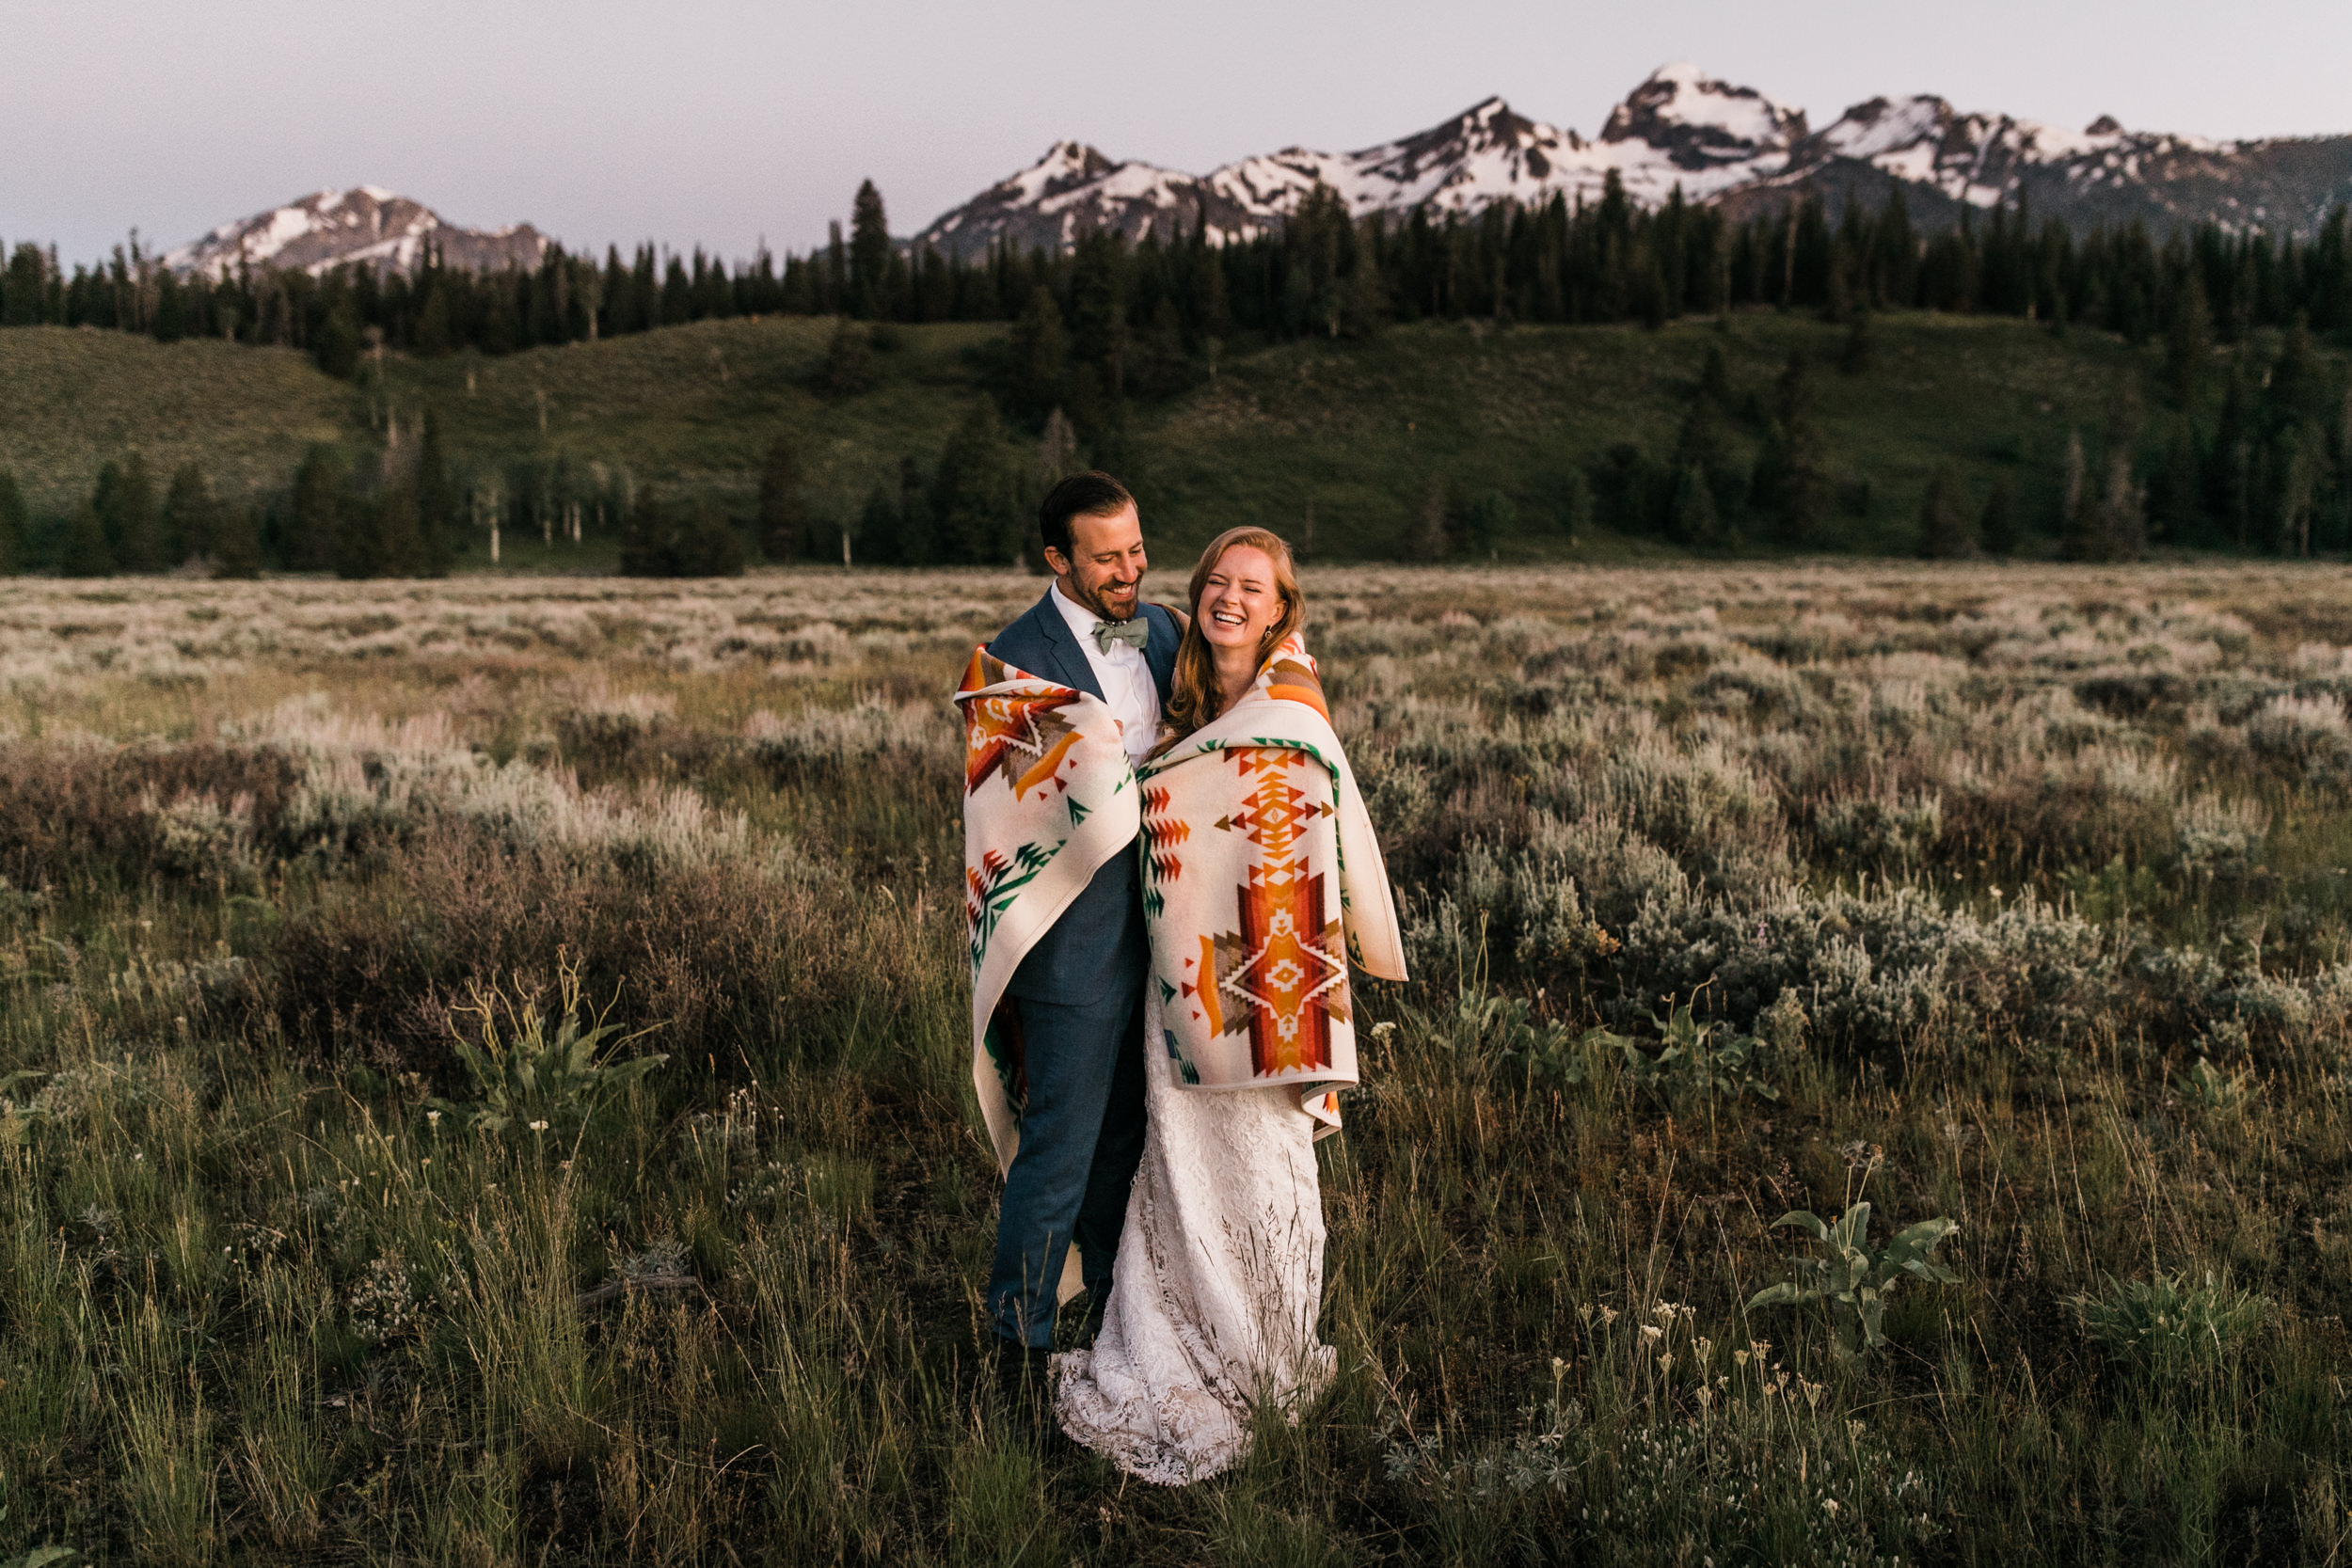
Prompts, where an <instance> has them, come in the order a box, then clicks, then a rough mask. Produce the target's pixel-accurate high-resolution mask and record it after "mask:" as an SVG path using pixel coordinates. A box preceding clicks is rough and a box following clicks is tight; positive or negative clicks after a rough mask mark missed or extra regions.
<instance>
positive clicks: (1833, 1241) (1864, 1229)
mask: <svg viewBox="0 0 2352 1568" xmlns="http://www.w3.org/2000/svg"><path fill="white" fill-rule="evenodd" d="M1772 1224H1773V1226H1774V1227H1779V1226H1784V1225H1792V1226H1795V1227H1798V1228H1799V1229H1801V1230H1804V1232H1805V1233H1806V1234H1808V1235H1810V1236H1811V1237H1812V1238H1813V1240H1814V1241H1815V1243H1818V1245H1819V1247H1820V1251H1819V1253H1818V1254H1817V1255H1816V1256H1814V1257H1811V1258H1802V1259H1798V1260H1797V1277H1796V1278H1795V1279H1793V1280H1783V1281H1782V1282H1781V1283H1780V1284H1777V1285H1768V1286H1766V1287H1765V1288H1764V1289H1763V1290H1761V1291H1756V1294H1755V1295H1753V1296H1751V1297H1749V1298H1748V1310H1749V1311H1751V1312H1753V1311H1755V1310H1756V1308H1757V1307H1798V1306H1803V1305H1804V1304H1805V1303H1807V1302H1816V1301H1819V1302H1826V1303H1828V1304H1829V1309H1830V1321H1831V1323H1832V1326H1833V1327H1834V1329H1835V1331H1836V1343H1837V1348H1838V1349H1839V1350H1840V1351H1841V1352H1844V1353H1845V1354H1852V1353H1853V1350H1854V1343H1853V1331H1854V1328H1855V1326H1856V1325H1857V1324H1859V1325H1860V1327H1861V1329H1862V1342H1863V1344H1864V1345H1865V1346H1867V1347H1870V1348H1876V1347H1877V1346H1880V1345H1883V1344H1884V1343H1885V1342H1886V1336H1885V1334H1884V1333H1883V1332H1882V1331H1881V1329H1880V1327H1879V1323H1880V1320H1881V1319H1882V1318H1883V1317H1884V1316H1885V1313H1886V1302H1887V1298H1888V1297H1889V1296H1891V1295H1893V1294H1894V1291H1895V1287H1896V1286H1897V1285H1898V1284H1899V1283H1901V1281H1902V1278H1903V1276H1904V1275H1913V1276H1915V1277H1916V1278H1919V1279H1924V1280H1928V1281H1930V1282H1931V1283H1933V1284H1938V1285H1953V1284H1957V1283H1959V1280H1960V1276H1959V1275H1956V1274H1954V1273H1953V1272H1952V1271H1951V1270H1949V1269H1947V1268H1946V1267H1945V1266H1944V1265H1943V1264H1941V1263H1938V1262H1937V1261H1936V1260H1935V1258H1934V1252H1935V1249H1936V1247H1937V1246H1938V1245H1940V1244H1941V1243H1942V1242H1943V1240H1944V1238H1945V1237H1947V1236H1949V1235H1950V1234H1951V1233H1952V1232H1953V1231H1955V1230H1957V1229H1959V1228H1960V1226H1959V1224H1958V1222H1956V1221H1953V1220H1945V1219H1934V1220H1921V1221H1919V1222H1918V1223H1917V1224H1916V1225H1909V1226H1905V1227H1903V1228H1902V1229H1900V1230H1898V1231H1897V1232H1895V1234H1894V1235H1893V1236H1892V1237H1890V1238H1889V1239H1888V1241H1887V1243H1886V1244H1885V1245H1884V1246H1883V1247H1882V1248H1880V1249H1879V1251H1877V1252H1876V1253H1873V1252H1871V1251H1870V1249H1869V1231H1870V1206H1869V1204H1867V1203H1856V1204H1853V1205H1851V1206H1850V1207H1849V1208H1848V1209H1847V1210H1846V1212H1844V1213H1843V1214H1841V1215H1839V1216H1838V1218H1837V1220H1836V1223H1835V1224H1832V1223H1830V1222H1828V1221H1826V1220H1824V1219H1822V1218H1821V1217H1820V1215H1819V1214H1816V1213H1813V1212H1811V1211H1809V1210H1804V1209H1799V1210H1794V1211H1792V1212H1788V1213H1786V1214H1783V1215H1781V1216H1780V1218H1778V1219H1776V1220H1774V1221H1773V1222H1772Z"/></svg>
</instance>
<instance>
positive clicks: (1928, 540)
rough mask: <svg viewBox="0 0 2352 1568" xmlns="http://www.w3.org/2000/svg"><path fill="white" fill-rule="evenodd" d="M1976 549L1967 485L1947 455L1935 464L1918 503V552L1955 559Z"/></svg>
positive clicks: (1974, 522) (1930, 558)
mask: <svg viewBox="0 0 2352 1568" xmlns="http://www.w3.org/2000/svg"><path fill="white" fill-rule="evenodd" d="M1976 553H1977V520H1976V519H1975V518H1974V517H1972V516H1970V515H1968V488H1967V485H1966V484H1965V483H1963V481H1962V479H1961V477H1960V468H1959V467H1958V466H1957V465H1955V464H1953V463H1952V462H1951V461H1950V460H1949V459H1947V460H1946V461H1944V462H1943V463H1940V464H1938V465H1937V466H1936V469H1935V473H1934V474H1933V476H1932V477H1931V478H1930V479H1929V481H1928V490H1927V495H1926V497H1925V498H1924V499H1922V500H1921V501H1920V503H1919V554H1920V555H1921V556H1922V557H1925V558H1926V559H1928V560H1931V561H1957V560H1960V559H1963V558H1964V557H1967V556H1972V555H1974V554H1976Z"/></svg>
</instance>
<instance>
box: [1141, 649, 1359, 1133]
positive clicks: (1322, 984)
mask: <svg viewBox="0 0 2352 1568" xmlns="http://www.w3.org/2000/svg"><path fill="white" fill-rule="evenodd" d="M1141 772H1142V780H1143V833H1144V845H1145V871H1144V895H1143V907H1144V913H1145V915H1146V916H1147V917H1148V919H1149V920H1150V923H1151V927H1152V974H1153V976H1154V984H1156V985H1157V986H1158V988H1159V995H1160V1000H1161V1004H1162V1012H1163V1015H1164V1017H1165V1019H1166V1024H1167V1031H1168V1033H1167V1041H1166V1043H1167V1046H1168V1054H1169V1056H1170V1057H1171V1058H1173V1061H1174V1065H1175V1069H1176V1075H1177V1078H1178V1080H1179V1081H1180V1082H1182V1083H1184V1084H1185V1085H1189V1086H1193V1087H1198V1088H1201V1089H1240V1088H1262V1087H1264V1086H1266V1085H1274V1084H1282V1085H1296V1086H1297V1090H1298V1096H1299V1108H1300V1109H1301V1110H1303V1111H1305V1112H1306V1113H1307V1114H1308V1115H1309V1116H1311V1117H1314V1118H1315V1120H1316V1121H1317V1122H1319V1123H1321V1125H1320V1126H1318V1127H1317V1128H1316V1129H1315V1136H1316V1137H1318V1138H1320V1137H1325V1136H1327V1135H1329V1134H1330V1133H1332V1132H1337V1131H1338V1130H1339V1125H1340V1110H1339V1095H1338V1092H1337V1091H1338V1089H1339V1087H1340V1086H1341V1085H1348V1084H1354V1083H1356V1082H1357V1070H1356V1029H1355V1014H1354V1008H1353V1006H1352V1005H1351V1002H1350V999H1349V995H1348V987H1347V965H1348V960H1349V959H1350V958H1353V959H1354V960H1355V961H1356V963H1357V964H1358V965H1359V967H1360V968H1362V969H1363V970H1364V971H1365V972H1366V973H1367V974H1372V975H1374V976H1375V977H1377V978H1379V979H1383V980H1402V979H1404V978H1405V943H1404V940H1403V938H1402V936H1401V935H1400V934H1399V932H1398V929H1397V920H1396V904H1395V900H1394V898H1393V897H1392V896H1391V894H1390V891H1389V874H1388V868H1387V867H1386V866H1385V865H1384V864H1383V863H1381V859H1380V844H1379V841H1378V840H1377V839H1376V838H1375V837H1374V835H1373V831H1372V819H1371V818H1370V817H1369V816H1366V815H1365V812H1364V801H1363V795H1362V793H1361V792H1360V791H1359V790H1358V789H1357V787H1356V776H1355V774H1354V773H1353V772H1352V771H1351V770H1350V769H1349V768H1348V766H1347V757H1346V754H1345V753H1344V752H1343V751H1342V750H1341V749H1340V738H1339V736H1338V735H1337V734H1335V733H1334V732H1333V730H1332V728H1331V714H1330V710H1329V709H1328V708H1327V707H1326V706H1325V705H1324V701H1323V686H1322V683H1321V681H1320V680H1318V679H1317V678H1316V674H1315V663H1314V660H1313V659H1312V658H1311V657H1308V654H1307V649H1306V645H1305V644H1304V643H1303V642H1302V641H1300V640H1299V639H1298V637H1297V636H1296V635H1295V634H1294V635H1293V636H1291V637H1289V638H1286V639H1285V640H1284V641H1283V642H1282V644H1281V646H1280V647H1279V648H1277V649H1276V650H1275V652H1274V655H1273V657H1270V658H1269V659H1268V660H1267V661H1266V665H1265V668H1264V669H1263V670H1261V671H1260V672H1259V673H1258V679H1257V683H1256V684H1255V685H1254V686H1252V687H1251V688H1250V689H1249V691H1248V694H1247V695H1246V696H1244V697H1243V698H1242V700H1241V701H1240V702H1238V703H1235V704H1234V705H1232V707H1231V708H1229V709H1227V710H1226V711H1225V712H1224V713H1222V714H1219V715H1218V716H1217V717H1216V720H1215V721H1212V722H1211V723H1209V724H1206V725H1204V726H1203V727H1201V728H1200V729H1199V730H1197V731H1195V732H1194V733H1193V734H1191V735H1189V736H1185V737H1184V739H1183V740H1181V741H1179V742H1177V744H1176V745H1175V746H1174V747H1172V748H1171V749H1169V750H1168V751H1167V752H1163V753H1161V754H1160V755H1158V756H1155V757H1152V758H1151V759H1150V760H1148V761H1147V762H1145V763H1144V765H1143V768H1142V769H1141Z"/></svg>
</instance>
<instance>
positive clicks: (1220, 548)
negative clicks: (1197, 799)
mask: <svg viewBox="0 0 2352 1568" xmlns="http://www.w3.org/2000/svg"><path fill="white" fill-rule="evenodd" d="M1243 545H1250V546H1256V547H1257V548H1259V549H1262V550H1263V551H1265V553H1266V557H1267V559H1268V560H1270V561H1272V562H1274V591H1275V593H1276V594H1279V595H1280V597H1281V600H1282V610H1281V613H1280V614H1279V615H1277V616H1276V617H1275V618H1274V624H1273V625H1272V626H1268V627H1267V628H1266V632H1265V635H1264V636H1263V638H1261V639H1259V641H1258V662H1259V664H1261V665H1263V664H1264V663H1265V661H1266V658H1267V656H1269V655H1271V654H1272V653H1273V652H1274V650H1275V649H1276V648H1279V647H1280V646H1281V645H1282V639H1284V638H1286V637H1288V636H1289V635H1290V634H1291V633H1293V632H1295V631H1296V630H1297V629H1298V627H1299V625H1300V623H1301V622H1303V621H1305V620H1306V618H1307V598H1306V595H1305V594H1301V593H1300V592H1299V591H1298V572H1297V568H1296V567H1295V566H1294V565H1293V564H1292V563H1291V547H1290V546H1288V545H1286V544H1284V543H1283V542H1282V536H1281V535H1280V534H1279V533H1276V532H1274V531H1272V530H1270V529H1263V528H1229V529H1227V530H1226V531H1224V532H1223V533H1220V534H1218V535H1217V536H1216V538H1214V539H1212V540H1210V541H1209V547H1208V548H1207V549H1205V550H1202V551H1201V552H1200V564H1199V565H1198V566H1195V567H1194V568H1193V569H1192V589H1191V592H1190V594H1188V595H1187V599H1186V605H1185V608H1186V610H1187V611H1188V612H1189V613H1190V614H1191V616H1192V620H1191V622H1190V623H1189V624H1187V625H1186V626H1185V627H1184V641H1181V642H1179V643H1178V644H1177V645H1176V673H1175V677H1174V679H1173V680H1171V681H1170V682H1169V685H1168V710H1167V712H1166V714H1165V715H1164V717H1165V718H1166V720H1167V721H1168V725H1169V727H1170V728H1171V729H1172V730H1173V731H1174V734H1173V735H1172V736H1170V737H1169V738H1170V739H1171V740H1172V739H1177V738H1181V737H1183V736H1188V735H1190V734H1191V733H1192V732H1193V731H1195V730H1197V729H1199V728H1200V726H1201V725H1203V724H1205V723H1207V722H1208V721H1210V720H1212V719H1215V718H1216V716H1217V714H1218V713H1219V712H1221V711H1222V710H1223V709H1224V706H1225V692H1224V689H1223V688H1221V687H1220V686H1218V685H1217V679H1216V657H1215V656H1213V655H1212V654H1211V653H1210V652H1209V640H1208V639H1207V638H1205V637H1203V636H1201V635H1200V595H1201V594H1203V593H1205V592H1207V590H1208V586H1209V574H1210V573H1211V572H1214V571H1216V565H1217V562H1220V561H1222V560H1224V559H1225V552H1226V551H1228V550H1231V549H1233V548H1236V547H1237V546H1243Z"/></svg>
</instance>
